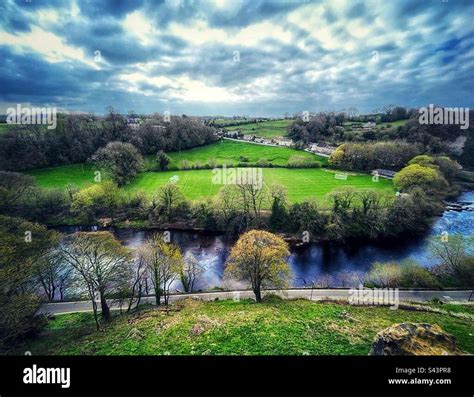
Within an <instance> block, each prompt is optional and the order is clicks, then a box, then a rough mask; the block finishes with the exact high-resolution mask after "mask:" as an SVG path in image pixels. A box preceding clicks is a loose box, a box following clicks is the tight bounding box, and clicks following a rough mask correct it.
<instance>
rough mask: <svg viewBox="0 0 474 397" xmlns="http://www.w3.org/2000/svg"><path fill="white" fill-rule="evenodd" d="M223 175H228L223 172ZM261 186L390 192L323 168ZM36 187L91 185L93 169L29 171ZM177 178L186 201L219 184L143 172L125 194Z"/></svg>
mask: <svg viewBox="0 0 474 397" xmlns="http://www.w3.org/2000/svg"><path fill="white" fill-rule="evenodd" d="M227 172H232V171H231V169H227ZM262 173H263V180H264V183H265V184H268V185H271V184H272V183H280V184H282V185H283V186H285V188H286V189H287V193H288V199H289V200H290V201H291V202H299V201H303V200H306V199H310V198H312V197H322V196H324V195H325V194H327V193H329V192H331V191H332V190H333V189H336V188H339V187H344V186H353V187H355V188H358V189H377V190H382V191H384V192H387V193H393V187H392V182H391V181H389V180H386V179H382V178H381V179H380V180H379V182H373V181H372V177H371V176H370V175H356V174H352V175H348V178H347V180H341V179H336V178H335V172H333V171H329V170H325V169H314V168H310V169H287V168H263V169H262ZM30 174H31V175H33V176H35V177H36V179H37V181H38V184H39V185H40V186H43V187H47V188H54V187H56V188H64V187H65V186H66V185H67V184H68V183H74V184H75V185H77V186H79V187H83V186H86V185H88V184H92V183H94V170H93V168H92V166H91V165H81V164H73V165H68V166H64V167H56V168H50V169H43V170H35V171H32V172H30ZM174 176H177V177H178V178H179V179H178V181H177V185H178V186H179V187H180V188H181V190H182V191H183V193H184V195H185V196H186V197H187V198H188V199H193V200H194V199H199V198H203V197H212V196H214V195H215V194H216V193H217V192H218V191H219V189H220V188H221V187H222V186H223V185H218V184H213V183H212V176H213V174H212V170H189V171H165V172H143V173H141V174H139V175H138V176H137V177H136V178H135V179H134V180H133V181H132V182H131V183H130V184H129V185H127V186H125V187H124V190H125V191H129V192H137V191H144V192H145V193H147V194H148V195H152V194H153V193H154V192H155V191H156V190H157V189H158V188H159V187H160V186H163V185H164V184H166V183H168V182H169V180H170V178H172V177H174Z"/></svg>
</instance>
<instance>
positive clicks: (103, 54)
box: [0, 0, 474, 116]
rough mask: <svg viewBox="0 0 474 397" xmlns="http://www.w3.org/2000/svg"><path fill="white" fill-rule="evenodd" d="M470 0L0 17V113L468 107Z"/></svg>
mask: <svg viewBox="0 0 474 397" xmlns="http://www.w3.org/2000/svg"><path fill="white" fill-rule="evenodd" d="M473 13H474V4H473V3H472V2H469V1H464V0H460V1H455V2H454V1H453V2H441V1H440V2H435V1H433V2H420V1H416V0H396V1H393V2H390V3H380V2H378V1H375V0H367V1H364V2H354V1H349V0H334V1H325V2H310V3H306V2H296V1H295V2H282V1H258V0H257V1H245V2H244V1H227V0H222V1H215V2H211V1H203V2H196V1H180V0H167V1H163V2H160V3H157V2H156V1H151V0H143V1H136V0H130V1H117V0H115V1H112V0H110V1H104V2H97V1H92V0H91V1H86V0H84V1H78V0H74V1H72V2H63V1H42V2H37V1H33V2H31V3H28V2H24V1H23V0H22V1H13V0H6V1H5V2H3V3H2V4H1V5H0V26H1V27H0V55H1V56H2V60H3V62H2V65H1V67H0V70H1V73H2V74H1V76H0V86H1V87H2V90H1V91H0V103H23V102H28V103H33V104H44V103H54V104H55V105H56V106H58V107H60V108H71V110H84V111H94V112H99V113H100V112H103V109H104V108H105V106H107V105H113V106H115V107H117V108H118V109H120V110H121V111H127V110H129V109H134V110H135V111H142V112H154V111H163V110H166V109H168V110H171V111H176V112H177V113H187V114H228V115H233V114H238V113H244V114H250V115H272V116H275V115H281V114H283V113H285V112H290V113H291V112H296V111H301V110H314V111H317V110H337V109H342V108H347V107H348V106H356V107H358V108H359V109H360V110H361V111H370V110H372V109H373V108H376V107H381V106H383V105H384V104H388V103H396V104H400V105H408V106H416V105H426V104H427V103H438V104H443V105H446V106H467V107H473V106H474V103H473V101H474V99H473V98H472V95H471V94H470V93H472V91H473V89H474V85H473V81H474V78H473V77H472V76H473V73H472V71H473V67H474V27H472V24H471V21H470V17H471V15H472V14H473Z"/></svg>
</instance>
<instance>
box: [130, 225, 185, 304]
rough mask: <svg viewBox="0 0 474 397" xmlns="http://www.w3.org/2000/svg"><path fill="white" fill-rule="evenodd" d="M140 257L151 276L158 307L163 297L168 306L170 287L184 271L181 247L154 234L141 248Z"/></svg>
mask: <svg viewBox="0 0 474 397" xmlns="http://www.w3.org/2000/svg"><path fill="white" fill-rule="evenodd" d="M139 255H140V257H141V259H142V260H143V262H144V263H145V266H146V268H147V269H148V272H149V274H150V278H151V280H152V283H153V287H154V289H155V300H156V305H160V304H161V297H162V296H163V298H164V303H165V305H168V301H169V294H170V291H169V289H170V286H171V284H172V283H173V281H174V280H175V279H176V278H177V277H178V276H179V274H180V272H181V270H182V266H183V265H182V262H183V257H182V255H181V251H180V249H179V247H177V246H176V245H173V244H171V243H167V242H166V241H165V240H164V238H163V237H162V236H161V235H159V234H154V235H153V236H152V237H150V238H149V239H148V240H147V241H146V243H144V244H143V245H142V246H141V247H140V251H139Z"/></svg>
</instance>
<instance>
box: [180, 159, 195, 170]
mask: <svg viewBox="0 0 474 397" xmlns="http://www.w3.org/2000/svg"><path fill="white" fill-rule="evenodd" d="M179 164H180V165H179V168H180V169H182V170H191V169H192V168H193V165H192V163H191V162H190V161H189V160H181V162H180V163H179Z"/></svg>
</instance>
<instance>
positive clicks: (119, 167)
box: [91, 142, 143, 186]
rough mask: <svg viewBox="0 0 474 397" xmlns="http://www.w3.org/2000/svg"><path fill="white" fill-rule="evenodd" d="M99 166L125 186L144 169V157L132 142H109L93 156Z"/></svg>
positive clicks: (119, 184)
mask: <svg viewBox="0 0 474 397" xmlns="http://www.w3.org/2000/svg"><path fill="white" fill-rule="evenodd" d="M91 159H92V161H93V162H94V163H96V165H97V166H98V168H101V169H104V170H105V171H106V172H107V173H108V174H110V175H111V177H112V180H113V181H114V182H115V183H116V184H117V185H118V186H123V185H125V184H126V183H128V182H130V181H131V180H132V179H133V178H134V177H135V176H136V175H137V173H138V172H139V171H141V170H142V169H143V157H142V155H141V154H140V153H139V152H138V150H137V149H136V148H135V146H133V145H132V144H130V143H123V142H109V143H108V144H107V145H106V146H105V147H103V148H100V149H98V150H97V151H96V152H95V153H94V155H93V156H92V158H91Z"/></svg>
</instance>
